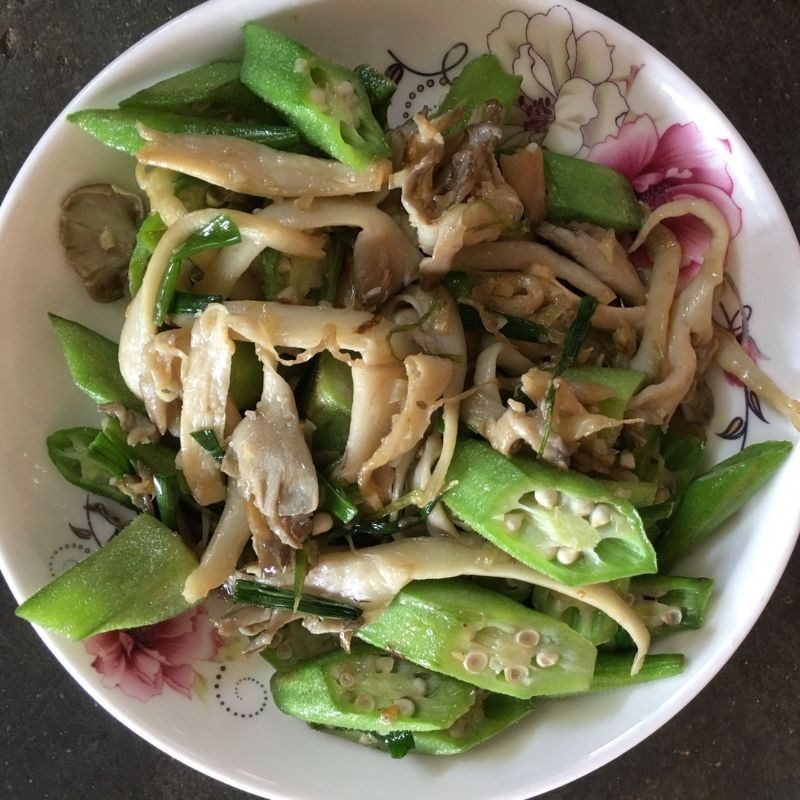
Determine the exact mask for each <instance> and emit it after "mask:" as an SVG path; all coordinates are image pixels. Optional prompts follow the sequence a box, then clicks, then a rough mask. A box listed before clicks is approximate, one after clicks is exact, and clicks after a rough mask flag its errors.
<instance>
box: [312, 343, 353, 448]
mask: <svg viewBox="0 0 800 800" xmlns="http://www.w3.org/2000/svg"><path fill="white" fill-rule="evenodd" d="M313 370H314V371H313V375H312V377H311V381H310V385H309V388H308V392H307V394H306V397H305V398H304V402H302V403H301V406H302V408H301V415H302V416H303V418H304V419H307V420H308V421H309V422H311V423H312V424H313V425H314V433H313V434H312V437H311V441H312V450H313V451H314V452H315V453H319V452H322V453H327V454H329V455H331V456H332V457H333V458H336V457H339V456H341V455H342V454H343V453H344V450H345V447H346V445H347V438H348V436H349V435H350V412H351V409H352V407H353V378H352V375H351V373H350V367H349V366H348V365H347V364H345V363H343V362H341V361H338V360H337V359H335V358H334V357H333V356H332V355H331V354H330V353H328V352H327V351H325V352H323V353H321V354H320V355H319V356H318V357H317V358H316V359H315V362H314V367H313Z"/></svg>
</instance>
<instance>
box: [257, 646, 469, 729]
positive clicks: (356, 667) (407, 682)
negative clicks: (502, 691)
mask: <svg viewBox="0 0 800 800" xmlns="http://www.w3.org/2000/svg"><path fill="white" fill-rule="evenodd" d="M271 686H272V698H273V700H274V701H275V705H277V706H278V708H279V709H280V710H281V711H283V712H284V713H285V714H290V715H291V716H293V717H297V718H298V719H302V720H305V721H306V722H313V723H316V724H318V725H331V726H333V727H337V728H351V729H353V730H359V731H377V732H378V733H380V734H386V733H390V732H392V731H404V730H406V731H431V730H439V729H441V728H448V727H449V726H450V725H452V724H453V723H454V722H455V721H456V720H457V719H458V718H459V717H460V716H462V715H463V714H465V713H466V711H467V710H468V709H469V708H471V707H472V705H473V704H474V703H475V696H476V692H475V688H474V687H472V686H469V685H468V684H466V683H462V682H461V681H457V680H453V679H452V678H448V677H446V676H444V675H438V674H437V673H435V672H431V671H429V670H427V669H424V668H422V667H418V666H416V665H414V664H410V663H408V662H407V661H402V660H400V659H399V658H395V657H392V656H389V655H387V654H386V653H383V652H381V651H380V650H376V649H375V648H372V647H369V646H368V645H365V644H362V643H360V642H354V643H353V645H352V647H351V650H350V653H345V652H343V651H341V650H339V651H337V652H334V653H329V654H328V655H324V656H320V657H318V658H315V659H312V660H311V661H306V662H304V663H302V664H300V665H299V666H297V667H295V668H294V669H291V670H287V671H285V672H276V673H275V674H274V675H273V676H272V681H271Z"/></svg>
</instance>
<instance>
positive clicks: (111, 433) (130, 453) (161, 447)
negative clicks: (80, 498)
mask: <svg viewBox="0 0 800 800" xmlns="http://www.w3.org/2000/svg"><path fill="white" fill-rule="evenodd" d="M102 424H103V434H104V435H105V436H106V437H107V438H108V439H109V440H110V441H111V442H112V443H113V445H114V447H116V448H117V449H118V450H120V451H121V452H122V453H124V454H125V457H126V458H127V459H128V461H130V463H131V464H134V465H135V464H143V465H144V466H145V467H147V469H148V470H149V471H150V472H154V473H158V474H160V475H168V476H172V475H177V474H178V469H177V467H176V466H175V458H176V456H177V455H178V449H177V447H170V445H168V444H167V443H166V440H165V439H162V440H161V441H159V442H157V443H156V444H144V443H142V444H134V445H130V444H128V434H127V433H126V432H125V431H124V430H123V429H122V426H121V425H120V424H119V420H118V419H117V418H116V417H106V418H105V419H104V420H103V423H102Z"/></svg>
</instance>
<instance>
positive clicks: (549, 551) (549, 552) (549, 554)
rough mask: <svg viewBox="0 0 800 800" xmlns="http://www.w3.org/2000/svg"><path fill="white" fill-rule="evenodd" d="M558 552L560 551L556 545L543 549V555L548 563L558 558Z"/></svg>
mask: <svg viewBox="0 0 800 800" xmlns="http://www.w3.org/2000/svg"><path fill="white" fill-rule="evenodd" d="M558 550H559V548H558V545H555V544H551V545H546V546H544V547H542V555H543V556H544V557H545V558H546V559H547V560H548V561H552V560H553V559H554V558H555V557H556V554H557V553H558Z"/></svg>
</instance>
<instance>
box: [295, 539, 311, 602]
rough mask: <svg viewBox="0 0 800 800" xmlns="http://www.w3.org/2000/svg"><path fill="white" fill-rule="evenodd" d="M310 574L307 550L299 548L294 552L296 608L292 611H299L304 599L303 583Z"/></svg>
mask: <svg viewBox="0 0 800 800" xmlns="http://www.w3.org/2000/svg"><path fill="white" fill-rule="evenodd" d="M306 575H308V556H307V555H306V551H305V550H298V551H297V552H296V553H295V554H294V608H293V609H292V611H294V612H295V613H297V609H298V608H299V607H300V601H301V600H302V599H303V584H304V583H305V582H306Z"/></svg>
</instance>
